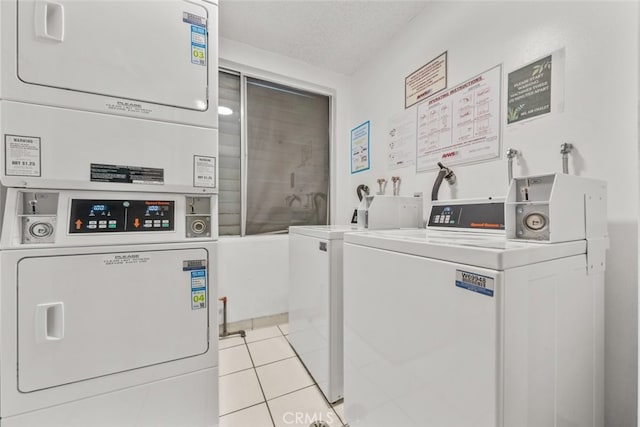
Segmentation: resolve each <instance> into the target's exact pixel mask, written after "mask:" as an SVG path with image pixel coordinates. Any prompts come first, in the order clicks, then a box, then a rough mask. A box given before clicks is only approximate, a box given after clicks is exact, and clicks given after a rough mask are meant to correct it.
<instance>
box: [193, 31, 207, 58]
mask: <svg viewBox="0 0 640 427" xmlns="http://www.w3.org/2000/svg"><path fill="white" fill-rule="evenodd" d="M191 63H192V64H196V65H207V30H206V29H205V28H204V27H200V26H198V25H192V26H191Z"/></svg>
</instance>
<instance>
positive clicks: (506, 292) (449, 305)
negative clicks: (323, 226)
mask: <svg viewBox="0 0 640 427" xmlns="http://www.w3.org/2000/svg"><path fill="white" fill-rule="evenodd" d="M527 179H529V178H526V179H518V180H514V182H513V183H512V186H511V190H510V194H509V197H508V199H507V202H506V203H505V204H504V206H505V212H506V217H507V220H506V224H507V230H506V231H507V234H510V233H511V231H512V230H510V227H514V229H513V235H514V236H515V237H514V238H516V239H517V235H524V236H523V237H525V238H527V240H522V241H516V240H506V239H505V236H504V234H502V233H503V232H500V231H499V230H500V229H504V224H505V216H504V215H497V216H496V215H495V213H496V208H495V205H498V206H499V205H500V204H493V205H494V206H493V207H491V205H492V203H490V202H487V203H480V204H478V203H472V204H466V203H463V202H457V203H452V204H448V203H446V202H438V203H436V204H434V207H433V208H432V212H431V215H430V218H429V229H428V230H410V231H409V230H405V231H371V232H362V233H351V234H345V237H344V241H345V243H344V327H345V336H344V340H345V341H344V346H345V347H344V350H345V377H344V378H345V382H344V385H345V396H347V397H346V398H345V416H346V421H347V422H348V423H349V425H350V426H351V427H365V426H366V427H383V426H385V427H386V426H389V425H394V426H398V427H469V426H474V427H498V426H500V427H514V426H528V427H540V426H552V425H558V426H559V425H562V426H581V427H586V426H594V427H602V426H603V424H604V417H603V394H602V393H603V295H604V248H606V243H607V240H606V231H605V230H604V229H603V228H602V227H603V226H604V218H605V217H606V215H605V214H604V212H605V209H606V197H605V196H606V195H605V189H604V185H603V184H602V183H600V182H597V181H589V182H588V185H581V184H580V182H583V181H582V180H581V179H579V178H577V177H568V176H560V175H551V176H547V177H539V178H531V179H530V181H527ZM567 183H569V185H567ZM572 183H573V184H577V185H571V184H572ZM542 187H544V188H542ZM568 194H571V196H567V195H568ZM523 195H524V197H523ZM529 196H531V198H530V197H529ZM525 198H526V200H524V199H525ZM572 198H574V199H575V200H576V203H575V204H572V203H567V200H570V199H572ZM516 199H517V200H516ZM544 199H546V202H545V200H544ZM586 200H590V201H589V202H585V201H586ZM483 205H484V207H483ZM559 207H563V208H564V209H558V208H559ZM501 210H502V209H501V208H498V209H497V211H498V212H500V211H501ZM550 212H551V214H550ZM523 213H524V216H523V215H522V214H523ZM557 215H565V216H567V217H568V218H567V220H571V221H572V222H573V223H575V224H576V226H575V227H573V228H574V229H575V230H578V229H580V228H581V229H582V237H581V238H580V237H578V236H571V237H569V238H568V239H566V241H563V240H564V239H562V238H561V233H562V230H560V229H558V226H559V225H562V224H563V223H564V222H565V219H564V218H560V217H559V216H557ZM443 217H444V219H443ZM514 218H515V220H514ZM540 220H543V221H546V222H545V224H543V225H541V223H540V222H539V221H540ZM569 222H570V221H569ZM496 225H497V226H496ZM496 229H497V230H498V231H497V232H496V231H492V232H490V233H488V234H487V233H483V232H471V230H496ZM567 229H568V228H567ZM435 230H438V231H435ZM461 231H462V232H461ZM532 240H537V242H535V243H533V242H532ZM552 242H556V243H552Z"/></svg>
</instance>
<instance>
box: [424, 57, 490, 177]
mask: <svg viewBox="0 0 640 427" xmlns="http://www.w3.org/2000/svg"><path fill="white" fill-rule="evenodd" d="M501 82H502V66H501V65H497V66H495V67H493V68H492V69H490V70H488V71H485V72H484V73H482V74H480V75H478V76H475V77H473V78H471V79H469V80H467V81H466V82H464V83H462V84H459V85H457V86H455V87H453V88H451V89H449V90H446V91H444V92H443V93H442V94H441V95H436V96H434V97H431V98H429V99H427V100H426V101H424V102H423V103H421V104H418V137H417V161H416V170H417V171H418V172H423V171H427V170H433V169H438V165H437V164H438V162H444V163H445V164H446V165H456V164H463V163H472V162H479V161H484V160H490V159H495V158H498V157H500V99H501V93H502V83H501Z"/></svg>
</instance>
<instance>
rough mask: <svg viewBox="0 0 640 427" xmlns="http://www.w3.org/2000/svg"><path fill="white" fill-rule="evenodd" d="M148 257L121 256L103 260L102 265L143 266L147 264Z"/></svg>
mask: <svg viewBox="0 0 640 427" xmlns="http://www.w3.org/2000/svg"><path fill="white" fill-rule="evenodd" d="M149 259H150V258H149V257H145V256H140V254H121V255H113V256H108V257H105V258H104V260H103V261H104V265H125V264H126V265H131V264H144V263H146V262H149Z"/></svg>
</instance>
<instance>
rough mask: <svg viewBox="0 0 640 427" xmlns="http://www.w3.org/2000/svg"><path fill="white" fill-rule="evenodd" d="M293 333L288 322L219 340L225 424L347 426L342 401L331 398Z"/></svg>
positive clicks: (236, 426)
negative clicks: (320, 385) (296, 349)
mask: <svg viewBox="0 0 640 427" xmlns="http://www.w3.org/2000/svg"><path fill="white" fill-rule="evenodd" d="M288 333H289V327H288V325H287V324H284V325H279V326H270V327H267V328H261V329H254V330H252V331H247V336H246V338H241V337H239V336H238V335H233V336H231V337H227V338H222V339H220V341H219V349H220V358H219V360H220V382H219V385H220V427H308V426H309V425H310V424H312V423H313V422H314V421H324V422H326V423H327V424H328V425H330V426H332V427H342V426H344V424H343V419H344V414H343V412H344V409H343V404H342V403H339V404H337V405H334V406H333V407H332V406H331V405H330V404H329V403H328V402H327V401H326V399H325V398H324V396H323V394H322V392H321V391H320V389H319V388H318V385H317V384H316V383H315V382H314V381H313V378H311V376H310V375H309V373H308V372H307V370H306V369H305V367H304V365H303V364H302V363H301V362H300V360H299V359H298V357H297V356H296V354H295V352H294V351H293V349H292V348H291V346H290V345H289V341H287V339H286V336H287V335H288Z"/></svg>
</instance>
